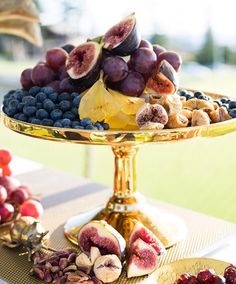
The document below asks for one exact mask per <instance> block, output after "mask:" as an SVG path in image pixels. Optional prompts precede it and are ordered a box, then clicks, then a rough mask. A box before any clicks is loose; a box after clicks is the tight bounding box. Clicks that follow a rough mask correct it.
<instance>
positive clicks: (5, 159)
mask: <svg viewBox="0 0 236 284" xmlns="http://www.w3.org/2000/svg"><path fill="white" fill-rule="evenodd" d="M11 160H12V156H11V153H10V152H9V151H8V150H0V167H1V166H5V165H8V164H9V163H10V162H11Z"/></svg>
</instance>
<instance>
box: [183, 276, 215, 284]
mask: <svg viewBox="0 0 236 284" xmlns="http://www.w3.org/2000/svg"><path fill="white" fill-rule="evenodd" d="M187 284H200V282H199V281H198V280H197V277H195V276H190V277H189V279H188V280H187ZM215 284H217V283H215ZM219 284H220V283H219Z"/></svg>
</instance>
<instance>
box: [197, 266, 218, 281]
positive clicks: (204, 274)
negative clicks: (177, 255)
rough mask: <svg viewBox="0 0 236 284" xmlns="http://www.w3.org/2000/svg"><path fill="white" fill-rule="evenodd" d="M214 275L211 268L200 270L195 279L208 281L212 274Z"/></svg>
mask: <svg viewBox="0 0 236 284" xmlns="http://www.w3.org/2000/svg"><path fill="white" fill-rule="evenodd" d="M214 275H216V273H215V271H214V270H213V269H206V270H201V271H200V272H199V273H198V275H197V280H198V281H200V282H201V283H206V284H208V283H210V282H211V281H212V280H213V276H214Z"/></svg>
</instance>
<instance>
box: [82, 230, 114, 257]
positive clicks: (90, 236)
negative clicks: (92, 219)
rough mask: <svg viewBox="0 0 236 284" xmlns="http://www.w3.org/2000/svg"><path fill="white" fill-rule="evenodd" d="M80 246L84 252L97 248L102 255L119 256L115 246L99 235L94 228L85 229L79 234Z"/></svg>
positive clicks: (109, 240) (111, 241) (108, 239)
mask: <svg viewBox="0 0 236 284" xmlns="http://www.w3.org/2000/svg"><path fill="white" fill-rule="evenodd" d="M80 245H81V247H82V248H83V250H84V251H85V252H90V248H91V247H92V246H95V247H97V248H98V249H99V250H100V253H101V254H102V255H105V254H116V255H118V256H119V252H118V248H117V245H116V244H115V243H114V241H113V240H111V239H110V238H108V237H102V236H100V235H99V233H98V230H97V229H96V228H88V229H85V230H84V231H83V232H82V233H81V234H80Z"/></svg>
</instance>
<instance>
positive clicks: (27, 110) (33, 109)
mask: <svg viewBox="0 0 236 284" xmlns="http://www.w3.org/2000/svg"><path fill="white" fill-rule="evenodd" d="M36 111H37V109H36V107H35V106H24V108H23V113H24V114H25V115H27V116H32V115H34V114H35V113H36Z"/></svg>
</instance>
